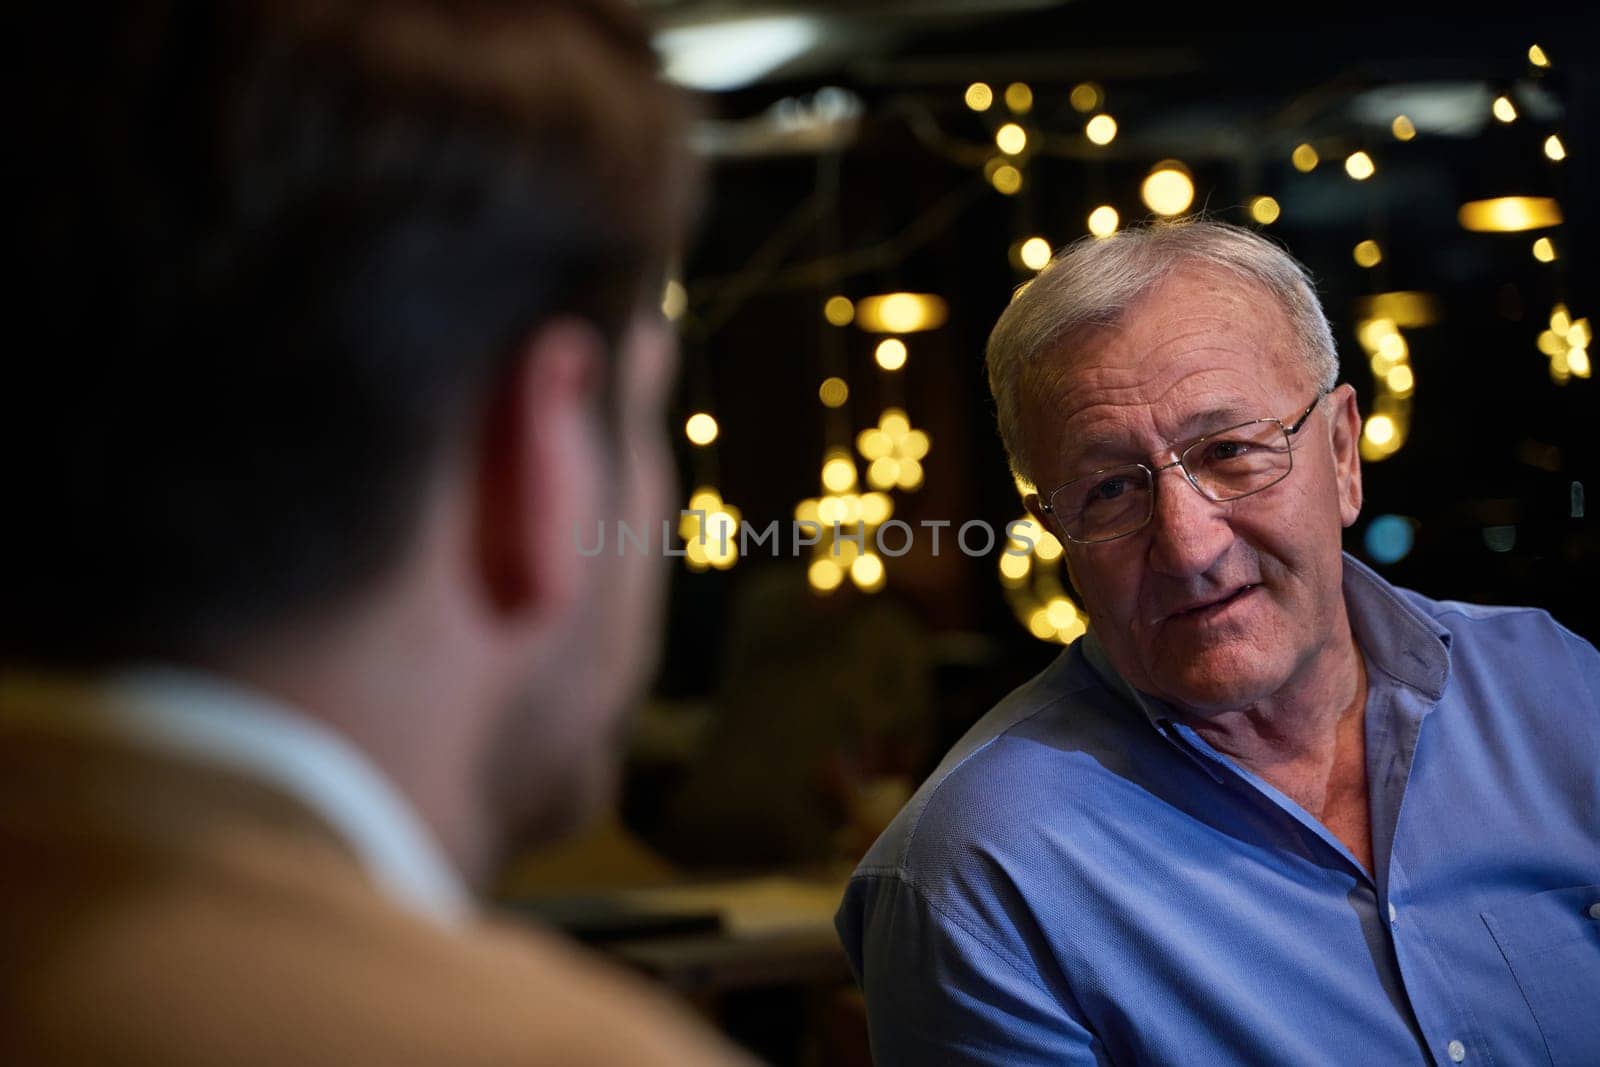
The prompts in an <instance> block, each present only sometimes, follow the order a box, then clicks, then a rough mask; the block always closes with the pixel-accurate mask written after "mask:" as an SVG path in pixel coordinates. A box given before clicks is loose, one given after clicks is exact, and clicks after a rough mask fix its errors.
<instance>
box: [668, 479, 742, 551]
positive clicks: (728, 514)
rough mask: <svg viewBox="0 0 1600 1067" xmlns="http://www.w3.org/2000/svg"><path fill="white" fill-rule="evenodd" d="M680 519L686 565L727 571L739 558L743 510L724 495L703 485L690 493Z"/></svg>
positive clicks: (679, 527)
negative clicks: (684, 511) (740, 523)
mask: <svg viewBox="0 0 1600 1067" xmlns="http://www.w3.org/2000/svg"><path fill="white" fill-rule="evenodd" d="M685 510H686V511H687V512H689V514H685V515H684V516H683V517H682V518H681V519H680V520H679V521H678V536H680V537H681V538H683V553H684V564H685V566H687V567H688V568H689V569H690V570H691V571H704V570H709V569H715V570H719V571H725V570H727V569H728V568H730V567H732V566H733V565H734V564H735V563H737V562H738V561H739V509H738V508H736V507H734V506H733V505H732V504H729V503H727V502H726V501H725V500H723V499H722V494H721V493H719V492H717V490H716V489H715V488H713V487H712V486H709V485H702V486H701V487H700V488H698V489H696V490H695V491H694V492H693V493H692V494H690V496H689V506H688V508H686V509H685Z"/></svg>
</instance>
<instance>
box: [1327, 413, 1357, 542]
mask: <svg viewBox="0 0 1600 1067" xmlns="http://www.w3.org/2000/svg"><path fill="white" fill-rule="evenodd" d="M1328 400H1329V402H1330V412H1331V418H1332V420H1333V428H1332V443H1333V461H1334V468H1335V473H1336V474H1337V475H1338V481H1339V518H1340V520H1341V521H1342V522H1343V523H1344V525H1346V526H1351V525H1353V524H1354V523H1355V521H1356V519H1357V518H1358V517H1359V516H1360V515H1361V447H1360V446H1361V408H1360V406H1359V405H1358V404H1357V403H1356V389H1355V386H1353V385H1351V384H1350V383H1349V382H1346V383H1345V384H1344V385H1341V386H1339V387H1338V388H1337V389H1335V390H1334V391H1333V392H1332V393H1330V394H1328Z"/></svg>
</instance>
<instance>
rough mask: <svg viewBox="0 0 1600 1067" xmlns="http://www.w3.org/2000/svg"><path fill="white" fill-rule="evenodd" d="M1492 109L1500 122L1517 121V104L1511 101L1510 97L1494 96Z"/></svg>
mask: <svg viewBox="0 0 1600 1067" xmlns="http://www.w3.org/2000/svg"><path fill="white" fill-rule="evenodd" d="M1492 110H1493V111H1494V117H1495V118H1497V119H1499V120H1500V121H1501V122H1516V121H1517V105H1515V104H1513V103H1512V102H1511V98H1510V97H1509V96H1497V97H1495V98H1494V104H1493V105H1492Z"/></svg>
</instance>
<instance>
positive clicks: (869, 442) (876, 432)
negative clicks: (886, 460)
mask: <svg viewBox="0 0 1600 1067" xmlns="http://www.w3.org/2000/svg"><path fill="white" fill-rule="evenodd" d="M856 451H857V452H860V453H861V458H862V459H864V460H867V461H868V462H871V461H872V460H875V459H881V458H883V457H884V456H887V455H889V454H890V453H891V452H893V451H894V442H893V441H892V440H890V439H889V435H888V434H886V433H884V432H883V431H882V430H880V429H877V428H876V427H873V428H871V429H866V430H862V431H861V432H860V433H858V434H856Z"/></svg>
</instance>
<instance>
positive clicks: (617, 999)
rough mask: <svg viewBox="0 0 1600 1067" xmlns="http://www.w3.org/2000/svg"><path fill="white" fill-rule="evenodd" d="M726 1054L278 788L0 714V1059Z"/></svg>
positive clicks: (673, 1017) (413, 1060) (647, 996)
mask: <svg viewBox="0 0 1600 1067" xmlns="http://www.w3.org/2000/svg"><path fill="white" fill-rule="evenodd" d="M728 1062H742V1061H739V1060H738V1057H737V1054H736V1053H734V1052H733V1051H732V1050H730V1049H728V1048H727V1047H725V1046H724V1045H722V1044H721V1042H720V1041H719V1040H717V1039H716V1038H715V1037H714V1036H713V1035H711V1034H710V1033H709V1032H708V1031H706V1030H705V1029H703V1028H702V1027H701V1026H700V1025H698V1024H697V1023H695V1022H694V1021H693V1020H691V1019H687V1018H685V1016H684V1015H683V1014H682V1013H681V1012H680V1011H679V1010H678V1009H677V1008H676V1006H675V1005H673V1004H670V1003H668V1002H666V1001H665V1000H664V999H663V998H661V997H660V996H658V995H656V994H655V993H653V992H652V991H651V990H649V989H648V988H646V987H645V986H644V985H643V983H641V982H639V981H636V980H634V979H633V978H632V977H631V976H628V975H625V974H622V973H619V972H617V971H614V970H613V969H611V968H610V967H608V966H605V965H603V964H601V963H599V962H597V961H596V960H594V959H592V958H590V957H589V956H588V955H586V954H585V953H583V952H582V951H581V950H578V949H576V948H574V947H572V946H571V945H569V944H567V943H566V942H564V941H563V940H562V939H560V938H559V937H557V936H555V935H554V934H550V933H545V932H541V931H538V930H534V929H529V928H526V927H523V926H517V927H511V926H507V925H503V924H500V923H497V922H491V921H487V920H473V921H469V922H468V923H466V924H464V925H463V926H462V927H461V928H459V929H446V928H444V927H441V926H438V925H435V924H433V923H431V922H429V921H427V920H425V919H422V918H420V917H418V916H416V915H414V914H413V913H411V912H409V911H406V910H403V909H402V908H400V907H399V906H397V905H395V904H393V903H391V902H390V900H389V899H388V898H387V897H386V896H384V895H383V894H381V893H380V892H379V891H378V890H377V889H376V888H375V887H374V886H373V885H372V884H371V883H370V882H369V881H368V879H367V877H366V875H365V873H364V872H363V870H362V868H361V867H360V865H359V864H358V863H357V862H356V860H355V858H354V857H353V856H352V855H351V854H350V852H349V851H348V850H347V849H346V848H345V846H344V845H343V844H342V843H341V842H340V841H339V840H338V839H337V838H336V837H335V836H334V834H333V833H332V832H331V831H330V830H328V829H327V828H326V827H325V826H324V824H323V823H322V822H321V821H320V820H319V819H318V818H317V817H316V816H314V815H312V814H311V813H310V812H309V811H308V810H307V809H305V808H303V807H301V806H300V805H299V804H298V802H296V801H294V800H292V799H290V798H289V797H288V796H287V795H286V794H281V793H278V792H276V791H274V790H273V789H271V788H269V787H267V786H265V785H261V784H258V783H256V782H254V781H251V780H249V779H246V778H243V777H238V776H234V775H231V774H229V773H227V772H223V771H218V770H214V769H211V768H209V767H207V766H204V765H201V764H198V763H194V762H187V761H184V760H182V759H178V758H174V757H171V756H167V755H164V754H159V753H156V752H153V751H145V750H141V749H138V748H135V747H133V746H130V745H128V744H125V743H118V742H115V741H111V740H108V739H106V738H97V737H90V736H77V735H74V734H62V733H59V732H54V731H49V730H38V729H33V728H30V727H28V726H26V725H23V724H19V723H18V722H16V721H8V720H7V719H6V718H4V717H0V1063H6V1064H12V1063H16V1064H67V1063H71V1064H80V1063H118V1064H162V1065H183V1064H230V1065H234V1064H237V1065H248V1064H274V1065H277V1064H296V1065H299V1064H312V1065H315V1064H341V1065H346V1064H380V1065H385V1067H399V1065H406V1064H452V1065H453V1064H462V1065H472V1064H560V1065H569V1064H571V1065H581V1064H626V1065H634V1064H717V1063H728Z"/></svg>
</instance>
